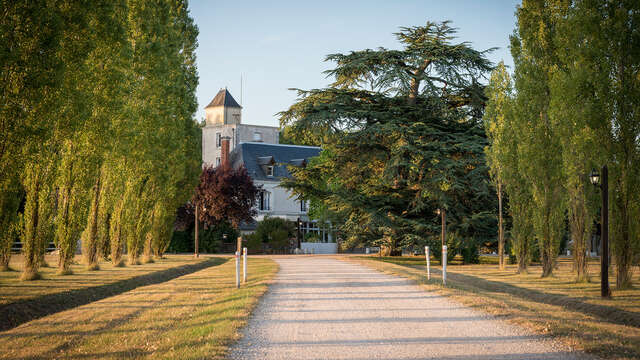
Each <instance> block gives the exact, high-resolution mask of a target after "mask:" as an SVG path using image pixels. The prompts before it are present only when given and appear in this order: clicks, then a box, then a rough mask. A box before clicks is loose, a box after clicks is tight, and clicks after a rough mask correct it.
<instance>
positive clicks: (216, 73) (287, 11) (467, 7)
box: [189, 0, 520, 126]
mask: <svg viewBox="0 0 640 360" xmlns="http://www.w3.org/2000/svg"><path fill="white" fill-rule="evenodd" d="M519 3H520V1H519V0H475V1H473V0H460V1H456V0H449V1H447V0H440V1H438V0H433V1H430V0H422V1H420V0H415V1H414V0H411V1H410V0H406V1H405V0H387V1H378V0H365V1H361V0H358V1H350V0H341V1H335V0H321V1H305V0H297V1H278V0H273V1H242V0H228V1H210V0H191V2H190V4H189V8H190V10H191V16H192V17H193V19H194V20H195V23H196V25H197V26H198V28H199V30H200V35H199V36H198V43H199V46H198V50H197V63H198V73H199V76H200V84H199V85H198V91H197V97H198V103H199V104H198V112H197V113H196V118H197V119H198V120H200V119H202V118H204V107H205V106H207V104H208V103H209V102H210V101H211V99H213V97H214V96H215V95H216V93H217V92H218V90H219V89H220V88H224V87H227V88H228V89H229V91H230V92H231V94H232V95H233V97H234V98H235V99H236V101H238V103H240V102H241V100H242V106H243V109H242V122H243V123H244V124H254V125H268V126H279V123H278V118H277V116H276V113H277V112H279V111H283V110H286V109H288V108H289V106H291V105H292V104H293V103H294V102H295V99H296V96H295V93H294V92H293V91H289V90H288V89H289V88H301V89H314V88H323V87H326V86H327V85H328V84H329V83H330V82H331V80H332V79H329V78H326V76H325V75H324V74H323V73H322V72H323V71H324V70H327V69H329V68H332V67H333V64H332V63H328V62H324V58H325V56H326V55H327V54H331V53H338V52H340V53H345V52H349V51H352V50H363V49H367V48H377V47H380V46H382V47H386V48H392V49H393V48H396V49H397V48H400V47H399V45H398V43H397V41H396V40H395V37H394V36H393V33H394V32H397V31H398V30H399V27H401V26H420V25H424V24H425V23H426V21H427V20H430V21H437V22H439V21H443V20H452V22H453V23H452V26H454V27H456V28H458V29H459V32H458V36H459V37H458V39H457V41H459V42H462V41H468V42H470V43H471V44H472V46H473V47H474V48H475V49H476V50H485V49H488V48H491V47H499V49H498V50H496V51H495V52H494V53H493V54H491V55H490V56H489V59H490V60H492V61H494V62H496V63H497V62H499V61H500V60H504V61H505V64H507V65H508V66H511V67H512V66H513V60H512V58H511V54H510V53H509V35H510V34H511V33H512V32H513V29H514V27H515V21H516V20H515V15H514V12H515V8H516V4H519ZM241 76H242V78H243V88H242V96H241V94H240V92H241V91H240V77H241ZM241 98H242V99H241Z"/></svg>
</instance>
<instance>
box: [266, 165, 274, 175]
mask: <svg viewBox="0 0 640 360" xmlns="http://www.w3.org/2000/svg"><path fill="white" fill-rule="evenodd" d="M267 176H273V166H272V165H269V166H267Z"/></svg>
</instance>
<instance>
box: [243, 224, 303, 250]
mask: <svg viewBox="0 0 640 360" xmlns="http://www.w3.org/2000/svg"><path fill="white" fill-rule="evenodd" d="M295 232H296V225H295V222H292V221H289V220H286V219H283V218H278V217H265V218H264V219H263V220H262V221H259V222H258V225H257V226H256V230H255V232H254V233H253V234H250V235H248V236H247V248H248V251H249V252H251V253H253V254H255V253H261V252H263V251H264V250H268V251H270V252H278V253H281V252H285V251H286V250H287V249H288V248H289V245H290V244H289V239H292V238H293V237H294V236H296V233H295Z"/></svg>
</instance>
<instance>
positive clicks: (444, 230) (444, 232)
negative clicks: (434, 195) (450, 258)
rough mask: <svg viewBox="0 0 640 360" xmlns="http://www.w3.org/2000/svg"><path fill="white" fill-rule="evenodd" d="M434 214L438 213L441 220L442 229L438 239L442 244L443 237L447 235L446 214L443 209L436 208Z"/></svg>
mask: <svg viewBox="0 0 640 360" xmlns="http://www.w3.org/2000/svg"><path fill="white" fill-rule="evenodd" d="M436 214H438V215H440V217H441V222H442V230H441V231H440V239H441V240H442V246H444V239H445V237H446V236H447V215H446V210H445V209H436Z"/></svg>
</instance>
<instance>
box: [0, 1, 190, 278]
mask: <svg viewBox="0 0 640 360" xmlns="http://www.w3.org/2000/svg"><path fill="white" fill-rule="evenodd" d="M2 8H3V17H2V20H0V28H1V29H2V31H1V34H0V46H2V51H1V53H2V61H1V62H0V63H1V65H0V66H1V68H0V72H1V73H2V79H3V81H2V85H0V86H2V90H1V91H2V99H3V106H2V107H1V109H0V126H1V127H2V129H1V130H2V134H3V136H2V138H1V139H0V172H1V177H0V179H2V180H1V181H0V203H1V205H2V213H1V214H0V216H1V221H0V222H1V223H2V224H3V230H2V231H3V234H2V236H1V237H0V239H1V240H0V241H2V244H1V245H2V246H0V259H1V260H2V262H3V266H6V264H7V262H8V252H7V250H8V247H9V246H10V242H11V241H13V238H14V237H13V236H12V235H11V234H12V233H11V231H13V229H17V232H18V233H19V234H20V239H21V241H22V244H23V247H22V249H23V252H24V255H25V272H24V274H23V278H25V279H31V278H34V277H37V271H38V268H39V266H41V265H43V261H44V256H43V255H44V249H45V247H46V246H47V244H49V243H50V242H55V244H56V247H57V248H58V250H59V255H60V256H59V261H58V268H59V272H60V273H62V274H65V273H68V272H69V265H70V264H71V262H72V260H73V255H74V254H75V252H76V244H77V242H78V239H82V247H83V255H84V257H85V262H86V264H87V266H88V267H89V268H92V269H97V260H98V258H99V256H101V255H102V256H105V257H109V256H110V257H111V260H112V261H113V262H114V264H120V263H121V256H122V254H123V251H124V250H125V249H124V245H125V243H126V251H127V254H128V259H129V261H130V263H132V264H135V263H137V262H138V257H139V256H140V255H141V254H144V255H145V257H144V258H145V260H147V261H150V259H151V256H152V254H155V255H156V256H161V255H162V253H163V252H164V251H165V249H166V247H167V246H168V242H169V239H170V238H171V232H172V231H173V219H174V216H175V209H176V208H177V207H178V206H179V204H182V203H184V202H186V200H187V199H188V197H189V196H190V193H191V189H193V187H194V186H195V182H196V181H197V174H198V172H199V168H200V158H199V141H200V139H199V138H200V131H199V128H198V127H197V124H196V123H195V122H194V121H193V114H194V112H195V110H196V106H197V103H196V99H195V88H196V85H197V74H196V68H195V53H194V51H195V47H196V46H197V41H196V36H197V33H198V31H197V28H196V27H195V25H194V24H193V21H192V19H191V18H190V17H189V14H188V9H187V2H186V0H153V1H141V0H118V1H63V0H60V1H3V2H2ZM23 198H24V210H23V211H20V208H19V207H18V205H19V204H20V202H21V201H22V199H23ZM20 219H22V220H20ZM7 230H11V231H7Z"/></svg>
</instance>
